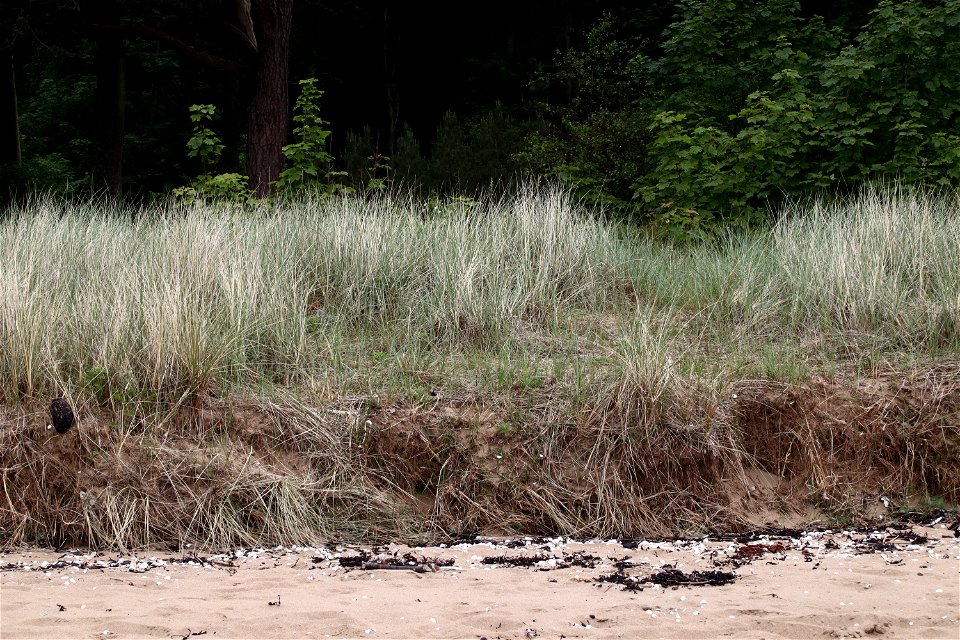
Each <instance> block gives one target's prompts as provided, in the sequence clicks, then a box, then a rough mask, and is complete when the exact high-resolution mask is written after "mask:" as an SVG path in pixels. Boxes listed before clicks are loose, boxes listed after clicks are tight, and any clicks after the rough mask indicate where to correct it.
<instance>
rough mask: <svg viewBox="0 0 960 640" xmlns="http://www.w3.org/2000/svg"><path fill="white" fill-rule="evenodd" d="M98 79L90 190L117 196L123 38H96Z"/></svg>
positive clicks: (120, 182) (112, 35) (120, 160)
mask: <svg viewBox="0 0 960 640" xmlns="http://www.w3.org/2000/svg"><path fill="white" fill-rule="evenodd" d="M94 67H95V71H96V76H97V88H96V97H95V104H96V108H97V115H96V127H97V128H96V131H95V132H94V135H93V138H94V145H93V147H94V153H95V155H94V158H93V176H92V188H93V191H94V193H101V194H107V195H110V196H114V197H119V196H120V195H121V193H122V185H123V134H124V110H125V109H124V107H125V104H126V89H125V81H124V64H123V36H122V35H121V34H119V33H102V34H99V35H98V36H97V51H96V54H95V55H94Z"/></svg>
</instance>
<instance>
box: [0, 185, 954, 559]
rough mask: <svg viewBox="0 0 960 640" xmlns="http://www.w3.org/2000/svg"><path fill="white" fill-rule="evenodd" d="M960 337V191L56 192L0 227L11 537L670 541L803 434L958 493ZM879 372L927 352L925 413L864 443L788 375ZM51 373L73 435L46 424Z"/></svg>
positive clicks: (826, 473) (813, 473)
mask: <svg viewBox="0 0 960 640" xmlns="http://www.w3.org/2000/svg"><path fill="white" fill-rule="evenodd" d="M958 353H960V204H958V201H957V199H956V197H953V196H948V195H942V194H941V195H936V194H930V193H922V192H900V191H897V190H874V191H865V192H863V193H862V194H860V195H859V196H857V197H855V198H851V199H848V200H842V201H836V202H831V203H823V202H809V203H805V204H802V205H797V206H795V207H794V208H792V209H787V210H785V211H782V212H780V213H779V216H778V221H777V222H776V223H775V224H773V225H772V227H771V228H768V229H765V230H759V231H754V232H750V233H743V234H740V235H736V236H730V237H726V238H722V239H719V240H717V241H715V242H712V243H707V244H701V245H696V246H676V245H670V244H665V243H662V242H660V241H658V240H656V239H654V238H651V237H649V236H647V235H645V234H644V233H643V232H642V231H640V230H638V229H634V228H629V227H626V226H623V225H619V224H615V223H610V222H607V221H604V220H603V218H602V216H599V215H596V212H593V211H590V210H589V209H587V208H586V207H584V206H582V205H581V204H579V203H578V202H576V201H575V200H574V199H573V198H571V196H570V195H569V193H567V192H564V191H563V190H561V189H550V188H547V189H534V188H529V189H526V190H523V191H520V192H518V193H516V194H515V195H513V196H511V197H505V198H501V199H489V200H485V201H481V202H479V203H476V202H470V201H463V200H451V201H449V202H446V203H436V202H432V203H425V202H418V201H413V200H409V199H402V198H390V197H382V198H375V199H362V198H343V199H323V200H302V201H299V202H293V203H288V204H284V205H282V206H276V207H262V208H253V209H249V208H242V209H241V208H231V207H226V206H216V205H209V204H202V203H196V204H187V205H170V206H166V207H157V208H153V209H145V210H130V209H123V208H119V209H115V208H111V207H108V206H103V205H96V204H89V205H82V204H66V203H63V202H58V201H56V200H52V199H39V200H37V201H35V202H32V203H29V204H26V205H23V206H21V207H19V208H16V209H13V210H9V211H7V212H6V213H5V214H4V216H3V217H2V218H0V427H2V428H0V467H2V474H3V478H2V479H3V492H4V497H3V498H0V529H2V530H4V531H6V533H7V535H8V536H9V539H10V540H20V541H23V540H27V539H31V540H39V539H41V538H43V539H46V540H67V539H76V538H81V537H84V536H85V538H84V539H86V541H87V542H89V543H91V544H93V543H97V544H111V545H120V546H124V545H126V546H136V545H142V544H149V543H151V542H156V541H158V540H164V541H169V540H174V541H177V540H179V541H186V540H192V541H201V542H204V543H207V544H209V545H212V546H218V545H225V544H238V543H239V544H254V543H256V542H258V541H260V542H265V541H274V542H295V541H301V542H302V541H308V540H316V539H318V538H320V537H324V536H332V535H351V536H372V535H397V532H400V531H415V530H423V529H424V528H425V527H426V528H429V526H427V525H426V524H424V522H427V523H428V524H429V523H433V524H430V526H434V525H436V526H441V525H440V524H436V523H443V524H442V527H443V528H445V530H447V531H449V530H450V527H451V526H455V527H457V529H456V530H463V531H465V530H469V529H470V527H472V526H481V525H482V524H483V523H485V522H486V523H489V522H501V523H510V522H516V523H518V524H517V526H518V527H525V526H527V527H529V526H536V527H538V528H539V529H538V530H543V531H555V532H557V531H559V532H564V533H567V534H576V533H580V534H591V535H593V534H597V535H599V534H604V535H606V534H616V533H618V532H619V533H623V532H633V533H634V534H635V533H638V532H658V533H668V532H670V531H674V529H671V527H672V526H673V525H671V524H670V522H673V520H670V519H671V518H673V519H674V520H676V522H681V521H682V522H687V521H689V523H693V524H695V523H699V524H700V525H703V523H705V522H708V521H709V520H710V518H713V517H715V516H716V514H717V513H720V512H721V511H722V509H721V508H720V507H718V506H716V505H717V504H719V503H718V502H717V500H720V499H721V498H722V497H723V495H722V494H723V491H724V489H722V488H721V487H719V485H718V483H717V480H718V479H719V478H726V479H731V478H732V479H735V480H736V479H738V478H739V479H740V480H737V481H738V482H742V484H743V485H744V486H748V485H749V484H750V482H751V481H750V480H748V475H749V474H750V473H751V471H750V469H751V468H753V467H755V466H757V465H759V467H760V468H762V469H763V470H764V471H771V470H776V469H777V468H781V467H783V465H785V464H787V459H789V458H790V455H791V451H793V448H795V447H797V446H800V447H808V445H809V449H808V455H804V456H795V457H794V458H792V460H793V462H791V463H790V464H800V462H801V459H802V463H803V464H809V465H812V466H811V467H810V468H809V469H808V468H806V467H804V469H805V470H803V471H802V473H801V472H800V471H798V472H797V473H798V474H800V475H798V476H797V477H800V476H801V475H803V474H807V475H806V476H803V477H808V478H809V479H808V480H807V481H802V480H801V481H799V482H800V485H801V486H807V487H808V488H809V491H811V492H816V493H817V495H820V496H830V500H843V499H844V497H843V496H845V495H847V494H849V495H853V493H852V492H850V491H848V489H849V484H850V482H853V481H852V480H850V481H848V480H844V479H843V478H846V477H847V476H845V475H844V474H848V475H851V474H861V471H862V472H863V473H862V474H861V475H867V471H863V470H861V469H854V468H850V469H845V468H844V466H843V465H844V464H846V463H844V462H843V461H844V460H860V461H864V462H863V464H864V465H865V468H867V467H869V469H872V470H873V471H870V472H869V473H874V474H877V473H879V474H881V480H878V481H877V482H878V483H880V484H879V485H877V486H883V487H885V489H884V490H885V491H888V492H891V491H893V490H894V485H896V487H899V488H898V489H897V490H899V491H902V492H905V491H908V490H912V489H911V487H912V488H917V487H919V488H920V489H921V490H924V491H927V490H931V491H932V490H936V491H941V492H946V493H950V492H953V493H950V495H953V494H954V493H956V492H957V491H960V489H957V486H958V484H957V482H956V481H955V480H952V479H951V478H955V477H956V474H954V473H953V471H951V470H950V469H952V467H949V464H952V463H949V461H950V460H953V459H955V458H956V456H954V455H953V453H950V452H951V451H954V449H955V448H956V446H955V445H956V443H955V441H956V440H957V434H956V426H955V424H954V425H953V426H950V424H949V422H950V420H949V419H948V418H945V417H944V416H941V415H938V414H937V413H936V411H932V410H931V409H930V408H929V407H931V406H932V407H950V406H953V405H952V404H951V402H954V401H953V400H950V399H949V398H948V397H947V396H946V395H944V394H950V393H954V391H952V390H954V389H956V388H960V376H958V375H957V371H958V369H957V365H956V362H957V354H958ZM864 363H866V364H864ZM877 363H883V366H886V367H887V368H888V369H889V368H890V367H892V368H894V369H896V368H897V367H898V366H899V365H902V367H901V370H903V371H907V370H914V369H915V368H916V366H917V365H918V363H919V364H920V365H923V366H926V367H927V368H926V369H925V371H928V372H929V375H928V374H924V375H928V378H929V384H928V383H927V382H923V383H922V384H921V382H917V384H916V385H915V386H916V387H917V388H918V389H926V390H927V391H923V393H927V392H928V391H929V393H932V394H933V395H932V396H931V397H930V399H929V400H930V402H929V403H928V405H929V406H927V405H925V406H927V408H923V409H917V410H916V412H915V413H911V412H912V411H914V410H913V409H910V410H907V409H904V410H903V411H904V412H905V413H902V415H904V416H907V417H909V416H914V417H915V418H916V420H914V422H913V423H911V425H912V426H910V428H909V429H906V430H904V431H902V432H901V431H897V435H896V438H899V439H900V440H896V442H893V441H891V440H890V438H891V437H893V436H891V435H889V434H890V433H891V432H889V431H884V429H886V425H887V423H888V422H889V421H890V420H893V419H894V418H897V416H900V415H901V413H897V412H895V411H894V412H892V413H890V412H888V410H887V409H883V411H884V412H887V413H882V414H877V415H874V413H871V412H876V411H877V409H876V407H877V406H881V405H879V404H876V402H875V401H874V400H870V402H871V403H873V404H870V405H869V406H866V405H865V408H864V409H863V411H860V410H859V409H858V410H857V411H860V412H859V413H856V416H859V417H856V420H860V421H866V422H864V423H863V425H860V426H857V427H856V428H854V427H853V426H849V425H847V427H844V428H845V429H847V428H848V427H849V429H854V431H856V430H857V429H859V430H860V431H859V432H858V433H860V435H859V436H857V437H853V436H852V435H851V436H850V437H849V438H847V435H850V434H847V435H843V434H840V433H834V432H832V431H831V432H829V433H826V432H824V433H820V432H819V431H817V429H819V428H820V427H817V428H814V427H813V426H810V424H809V423H807V422H803V421H804V420H806V419H807V418H806V414H803V415H801V414H799V413H798V414H797V415H796V416H793V417H792V418H791V416H792V413H791V412H797V411H799V407H804V408H805V409H804V410H806V408H809V407H810V406H812V405H810V403H808V402H806V401H804V400H803V399H802V398H800V399H799V400H797V401H796V402H794V400H792V399H787V400H783V402H782V403H781V402H780V399H779V396H776V397H768V396H766V395H764V394H765V393H766V391H765V390H766V389H785V388H787V387H785V386H783V385H784V384H788V383H798V382H800V383H802V382H804V381H806V380H809V379H811V378H812V377H814V376H818V377H820V378H821V379H822V378H823V377H830V376H831V375H833V374H834V373H835V374H837V375H838V376H840V377H843V376H848V377H849V376H854V377H856V376H858V375H863V374H864V372H866V375H867V376H868V377H869V376H870V375H874V374H877V373H878V370H872V369H871V367H872V366H874V365H876V364H877ZM881 368H882V367H881ZM914 377H916V376H914ZM924 380H927V378H924ZM771 385H772V386H771ZM777 385H781V386H777ZM854 387H856V384H853V387H851V388H854ZM744 389H746V390H747V391H746V392H745V391H744ZM751 389H752V390H753V391H750V390H751ZM823 389H825V391H824V393H827V391H829V389H828V388H827V387H823ZM931 389H932V391H930V390H931ZM829 392H830V393H834V392H833V391H829ZM778 393H779V392H778ZM738 394H739V395H740V396H741V397H740V398H739V399H737V398H738ZM751 394H752V395H751ZM59 395H62V396H65V397H66V398H67V399H68V400H69V401H70V402H71V403H72V404H73V406H74V407H75V408H76V409H77V411H78V415H79V416H80V418H81V428H80V429H79V436H75V437H76V440H68V439H64V438H61V439H57V437H55V436H54V437H53V438H50V437H49V436H47V435H44V434H43V431H42V426H40V421H42V420H43V419H44V416H43V414H44V413H45V410H46V406H47V404H48V403H49V400H50V398H51V397H52V396H59ZM781 395H782V394H781ZM917 397H919V396H917ZM458 398H459V399H458ZM464 398H466V399H464ZM788 400H789V401H788ZM901 400H902V399H896V402H901ZM387 401H389V402H390V403H394V404H395V406H394V405H392V406H393V409H392V410H391V411H393V413H390V412H385V413H380V414H377V413H376V410H377V409H378V407H383V406H384V403H385V402H387ZM771 402H774V403H779V404H778V406H780V404H782V409H778V410H777V412H774V413H770V414H769V415H768V413H769V411H771V410H770V409H769V405H770V403H771ZM844 402H847V401H846V400H844V401H842V402H840V404H839V405H838V406H839V407H840V411H841V413H842V412H843V411H846V410H847V409H845V408H844V407H847V408H849V407H852V406H854V405H853V404H850V402H847V404H844ZM864 402H867V401H866V400H864ZM894 405H895V403H894V402H893V401H892V400H891V401H890V402H888V403H887V404H886V405H882V406H890V407H893V406H894ZM474 406H476V407H480V408H470V407H474ZM818 406H819V405H818ZM896 406H900V405H896ZM911 406H912V405H911ZM465 407H466V408H465ZM791 407H797V409H793V408H791ZM818 410H819V409H818ZM950 410H952V409H949V408H948V409H945V411H948V412H949V411H950ZM890 411H893V410H892V409H891V410H890ZM897 411H900V410H899V409H898V410H897ZM888 413H889V415H888ZM184 414H187V418H188V419H184ZM747 414H749V415H747ZM844 415H847V414H844ZM10 416H13V417H10ZM396 416H406V418H404V419H405V420H407V422H404V419H401V418H398V417H396ZM864 416H866V417H864ZM368 417H369V419H368ZM847 417H849V416H847ZM8 418H9V419H8ZM788 418H790V419H791V420H795V421H798V422H797V424H800V423H801V422H802V424H803V425H806V426H804V427H803V429H806V430H805V431H804V430H803V429H800V427H797V426H796V425H794V424H793V423H790V424H788V423H787V422H785V421H787V419H788ZM897 419H899V418H897ZM912 419H913V418H911V420H912ZM488 423H489V424H488ZM829 424H831V423H829V422H824V425H826V426H823V425H821V426H822V427H823V428H824V429H829V428H832V427H829ZM837 424H846V423H840V422H838V423H837ZM850 424H854V423H853V422H851V423H850ZM890 424H893V423H892V422H890ZM183 425H189V428H187V429H183V428H182V427H183ZM774 426H775V427H776V428H774ZM481 427H484V428H485V429H486V431H484V430H483V429H481ZM874 428H875V429H877V430H878V435H877V436H876V438H875V439H873V440H870V439H868V437H867V436H864V433H868V432H870V430H871V429H874ZM178 429H179V431H178ZM190 429H193V430H192V431H190ZM849 429H848V430H849ZM881 432H882V433H881ZM482 433H486V434H487V435H486V436H483V437H485V438H487V440H486V441H483V442H480V441H479V440H477V438H480V437H481V436H480V435H478V434H481V435H482ZM818 434H819V435H818ZM841 435H843V437H844V438H847V439H846V440H842V439H839V438H840V436H841ZM861 436H862V438H861ZM868 436H869V433H868ZM835 437H836V438H838V439H837V440H836V442H841V441H842V442H848V443H849V444H848V445H843V446H845V447H847V449H849V452H848V453H849V455H847V454H844V455H847V457H846V458H844V457H843V456H842V455H840V453H841V452H840V449H838V448H836V447H834V445H835ZM818 438H826V440H823V441H822V442H821V441H820V440H818ZM901 440H902V442H901ZM784 442H788V444H784ZM790 442H792V443H794V444H789V443H790ZM797 443H799V444H797ZM938 443H939V444H938ZM836 446H837V447H840V445H836ZM928 446H929V447H933V449H931V452H932V453H929V454H924V453H922V451H923V447H928ZM491 447H498V448H501V449H503V451H504V453H503V454H502V455H501V454H498V455H499V456H500V457H491V456H489V455H488V454H489V453H490V450H491ZM936 447H941V448H936ZM944 447H945V448H944ZM951 447H953V448H951ZM841 448H842V447H841ZM493 450H494V451H496V450H497V449H493ZM534 450H537V451H540V452H541V453H540V454H538V455H539V457H537V456H533V457H532V458H530V459H529V460H528V462H529V464H528V463H527V462H524V463H516V464H511V465H510V466H509V467H508V468H506V469H504V468H500V467H499V466H497V465H499V464H500V463H499V462H497V461H498V460H501V459H502V458H503V456H504V455H507V452H508V451H512V452H513V453H514V454H516V455H517V456H520V459H522V460H527V457H529V456H531V455H533V454H531V452H532V451H534ZM782 450H785V451H786V453H785V454H784V455H786V458H784V457H782V456H781V453H782ZM904 451H906V452H908V453H909V460H908V461H907V462H906V463H905V465H906V466H905V467H904V469H898V468H896V466H897V465H895V464H894V465H893V466H891V463H890V462H889V461H890V460H894V459H898V458H897V456H900V455H901V454H902V453H903V452H904ZM918 452H920V453H918ZM944 452H947V453H944ZM925 455H930V456H934V457H935V458H936V460H933V459H932V458H931V460H927V459H926V458H925V457H924V456H925ZM778 456H781V457H778ZM838 456H839V457H838ZM872 456H873V457H872ZM488 458H489V460H488ZM391 461H392V462H391ZM411 461H419V462H417V465H420V466H416V465H414V466H410V465H411V464H413V462H411ZM937 461H939V462H937ZM944 461H947V462H944ZM388 463H389V464H388ZM928 463H930V464H929V465H928ZM948 463H949V464H948ZM391 465H393V466H391ZM569 465H573V466H569ZM778 465H779V467H778ZM938 465H939V466H938ZM944 465H946V466H944ZM848 466H849V465H848ZM574 468H575V469H577V472H576V473H574V474H572V473H571V471H570V469H574ZM838 469H839V471H838ZM884 469H885V470H886V471H883V470H884ZM931 469H933V471H931ZM403 470H406V471H403ZM877 470H880V471H877ZM403 473H408V475H409V477H403ZM784 473H785V472H784ZM838 474H839V475H838ZM883 474H886V475H883ZM931 474H932V475H931ZM491 478H494V480H491ZM891 478H892V479H891ZM534 480H535V481H534ZM803 482H806V484H805V485H804V484H803ZM845 483H846V484H845ZM897 483H899V484H897ZM875 485H876V483H875ZM871 486H874V485H871ZM484 487H486V488H484ZM670 487H673V488H672V489H670ZM484 492H487V494H489V495H488V496H487V497H488V498H490V496H494V498H496V499H497V500H501V501H504V503H505V504H507V505H508V506H510V505H513V506H514V507H516V509H515V510H514V511H509V509H508V510H507V511H503V510H500V511H496V509H497V508H499V507H496V506H490V504H488V503H486V502H483V500H484V498H483V495H486V494H485V493H484ZM845 492H846V493H845ZM414 494H423V495H419V497H414ZM424 496H426V497H424ZM494 498H490V499H491V500H492V499H494ZM824 499H826V498H824ZM424 504H428V505H429V504H432V505H433V506H432V511H431V513H430V514H429V515H428V517H427V519H426V520H425V521H424V520H422V518H423V517H424V516H423V514H422V513H420V514H419V515H417V513H416V512H417V509H418V508H420V507H417V506H416V505H421V506H422V505H424ZM411 505H414V506H411ZM484 505H486V506H484ZM491 509H493V510H491ZM658 514H659V515H658ZM68 516H69V517H68ZM418 518H421V520H418ZM685 519H686V520H685ZM418 522H419V524H417V523H418ZM451 522H452V523H454V524H451ZM478 523H479V524H478ZM531 523H533V524H531ZM693 524H691V526H693ZM30 536H33V537H30Z"/></svg>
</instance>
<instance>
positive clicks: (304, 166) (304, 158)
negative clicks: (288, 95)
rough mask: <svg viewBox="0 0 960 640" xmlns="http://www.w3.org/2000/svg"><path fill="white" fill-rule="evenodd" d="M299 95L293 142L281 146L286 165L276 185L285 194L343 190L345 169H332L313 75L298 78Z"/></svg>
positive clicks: (325, 127)
mask: <svg viewBox="0 0 960 640" xmlns="http://www.w3.org/2000/svg"><path fill="white" fill-rule="evenodd" d="M300 88H301V89H300V97H299V98H297V102H296V105H295V106H294V113H295V115H294V117H293V121H294V123H295V124H296V127H294V129H293V135H294V137H295V138H296V139H297V141H296V142H293V143H291V144H288V145H287V146H285V147H283V157H284V158H285V159H286V161H287V168H286V169H284V170H283V171H282V172H281V173H280V178H279V179H278V180H277V188H278V189H279V190H280V191H281V192H282V193H285V194H287V195H291V194H294V193H297V192H301V191H314V192H320V193H334V192H337V191H344V190H346V189H347V187H346V186H344V185H343V184H341V182H340V180H341V179H342V178H343V177H344V176H346V175H347V174H346V172H343V171H335V170H334V168H333V157H332V156H331V155H330V153H329V152H328V151H327V138H329V137H330V130H329V129H328V128H327V127H328V126H329V124H330V123H329V122H327V121H326V120H324V119H323V118H322V117H321V116H320V98H321V97H322V96H323V92H322V91H320V89H318V88H317V79H316V78H307V79H305V80H301V81H300Z"/></svg>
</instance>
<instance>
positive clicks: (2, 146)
mask: <svg viewBox="0 0 960 640" xmlns="http://www.w3.org/2000/svg"><path fill="white" fill-rule="evenodd" d="M7 65H9V69H8V68H6V67H7ZM3 66H4V69H3V70H2V73H3V83H4V85H6V86H4V88H3V91H2V93H0V96H2V98H0V99H2V101H3V103H2V104H0V113H2V115H0V122H2V123H3V124H2V125H0V126H2V127H3V140H2V141H0V165H4V164H20V120H19V117H18V116H17V76H16V72H15V70H14V67H13V53H12V52H10V51H5V52H4V53H3Z"/></svg>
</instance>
